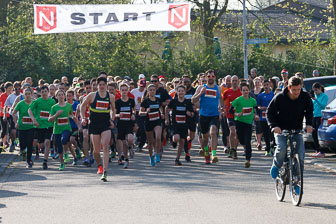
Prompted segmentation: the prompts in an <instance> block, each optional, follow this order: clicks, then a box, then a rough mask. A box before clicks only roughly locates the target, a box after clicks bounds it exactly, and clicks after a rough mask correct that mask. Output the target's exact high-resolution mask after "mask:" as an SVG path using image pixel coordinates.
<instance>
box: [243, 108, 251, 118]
mask: <svg viewBox="0 0 336 224" xmlns="http://www.w3.org/2000/svg"><path fill="white" fill-rule="evenodd" d="M251 114H252V107H243V116H248V115H251Z"/></svg>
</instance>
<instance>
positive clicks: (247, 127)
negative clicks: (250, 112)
mask: <svg viewBox="0 0 336 224" xmlns="http://www.w3.org/2000/svg"><path fill="white" fill-rule="evenodd" d="M236 130H237V135H238V139H239V142H240V144H241V145H243V146H244V148H245V150H246V151H245V152H246V153H245V156H246V160H248V161H249V160H250V159H251V157H252V147H251V137H252V124H247V123H244V122H240V121H236Z"/></svg>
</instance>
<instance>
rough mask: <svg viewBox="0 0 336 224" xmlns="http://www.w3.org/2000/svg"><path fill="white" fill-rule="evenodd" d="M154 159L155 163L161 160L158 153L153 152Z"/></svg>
mask: <svg viewBox="0 0 336 224" xmlns="http://www.w3.org/2000/svg"><path fill="white" fill-rule="evenodd" d="M155 161H156V162H157V163H159V162H160V161H161V160H160V154H155Z"/></svg>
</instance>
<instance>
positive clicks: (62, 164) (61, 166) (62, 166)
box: [58, 163, 65, 171]
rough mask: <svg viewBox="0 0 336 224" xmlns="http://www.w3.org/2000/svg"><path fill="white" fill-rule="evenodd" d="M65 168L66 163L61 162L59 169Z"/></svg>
mask: <svg viewBox="0 0 336 224" xmlns="http://www.w3.org/2000/svg"><path fill="white" fill-rule="evenodd" d="M64 168H65V165H64V163H61V165H60V167H59V168H58V170H59V171H63V170H64Z"/></svg>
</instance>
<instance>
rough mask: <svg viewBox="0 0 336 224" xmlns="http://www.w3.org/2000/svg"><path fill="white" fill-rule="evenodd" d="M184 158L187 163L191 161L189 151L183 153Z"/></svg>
mask: <svg viewBox="0 0 336 224" xmlns="http://www.w3.org/2000/svg"><path fill="white" fill-rule="evenodd" d="M185 160H186V161H187V162H188V163H190V162H191V158H190V153H189V152H188V153H186V155H185Z"/></svg>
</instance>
